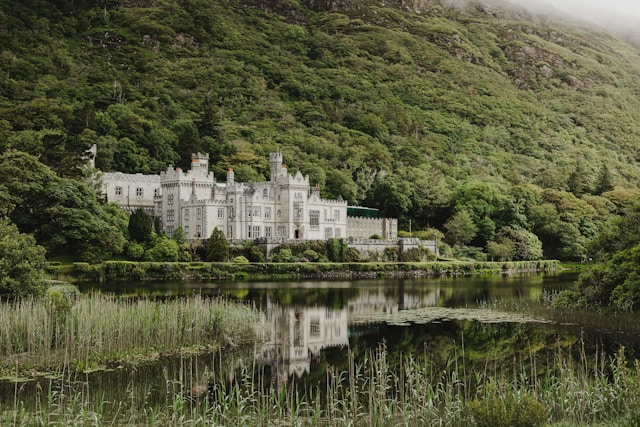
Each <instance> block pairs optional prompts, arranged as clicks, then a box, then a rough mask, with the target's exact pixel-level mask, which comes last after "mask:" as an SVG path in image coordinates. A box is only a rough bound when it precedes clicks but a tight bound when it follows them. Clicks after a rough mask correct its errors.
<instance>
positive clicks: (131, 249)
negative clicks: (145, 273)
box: [127, 242, 144, 261]
mask: <svg viewBox="0 0 640 427" xmlns="http://www.w3.org/2000/svg"><path fill="white" fill-rule="evenodd" d="M127 256H128V257H129V259H132V260H136V261H137V260H139V259H141V258H142V257H143V256H144V246H142V245H141V244H140V243H134V242H131V243H129V245H128V246H127Z"/></svg>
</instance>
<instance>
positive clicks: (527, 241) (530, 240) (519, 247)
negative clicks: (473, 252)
mask: <svg viewBox="0 0 640 427" xmlns="http://www.w3.org/2000/svg"><path fill="white" fill-rule="evenodd" d="M505 241H509V242H511V243H512V244H513V253H512V254H511V255H510V256H509V257H512V258H513V259H515V260H522V261H531V260H538V259H541V258H542V255H543V254H542V242H541V241H540V239H538V236H536V235H535V234H533V233H532V232H530V231H527V230H522V229H515V228H511V227H503V228H501V229H500V230H499V231H498V232H497V233H496V242H500V243H504V242H505ZM487 250H488V248H487Z"/></svg>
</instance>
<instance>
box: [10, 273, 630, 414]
mask: <svg viewBox="0 0 640 427" xmlns="http://www.w3.org/2000/svg"><path fill="white" fill-rule="evenodd" d="M576 278H577V274H576V273H554V274H551V273H547V274H517V275H486V276H471V277H441V278H428V279H425V278H422V279H386V280H385V279H380V280H359V281H299V282H291V281H282V282H239V283H218V282H216V283H203V282H187V283H184V282H180V283H167V282H143V283H107V284H83V285H81V291H82V292H85V293H88V292H105V293H112V294H116V295H119V296H122V297H123V298H129V297H131V298H134V297H142V296H144V297H151V298H160V299H163V298H180V297H182V296H186V295H192V294H194V293H195V294H202V295H208V296H212V297H221V298H225V299H230V300H234V301H239V302H243V303H246V304H252V305H253V306H255V307H256V308H257V309H258V310H259V311H260V313H261V319H262V326H261V337H262V341H261V342H259V343H256V345H255V347H254V348H252V349H240V348H237V347H236V346H234V344H233V342H231V343H230V344H229V347H228V348H226V349H225V350H224V351H223V352H218V353H216V354H210V355H203V356H199V357H195V358H166V359H162V360H158V361H157V362H155V363H153V364H149V365H146V366H141V367H138V368H136V369H116V370H112V371H107V372H96V373H92V374H86V375H82V376H81V378H79V380H80V381H81V382H82V384H83V385H82V387H83V389H82V390H83V391H82V392H83V393H84V388H86V393H87V394H89V393H90V394H91V395H92V396H97V397H98V398H99V399H102V400H105V401H109V402H114V401H119V400H122V399H127V400H128V401H129V402H130V403H132V402H133V403H132V405H133V406H137V405H139V406H143V405H148V404H151V403H158V404H169V403H171V402H165V400H167V399H169V398H170V397H169V396H172V395H173V394H175V393H176V392H180V391H181V390H190V389H192V388H194V387H195V386H203V387H206V386H207V385H210V384H212V383H214V382H220V381H221V382H223V383H224V382H225V381H226V382H231V381H234V380H235V378H236V377H237V376H238V375H239V372H241V371H242V370H243V368H247V367H252V368H251V369H254V370H259V371H260V372H261V373H262V374H261V375H262V379H261V380H260V381H263V382H264V383H265V384H269V385H271V386H274V387H275V388H279V387H281V386H282V385H284V384H286V383H287V382H291V381H295V382H297V383H299V384H300V385H302V386H303V387H306V386H307V385H309V384H319V385H320V386H322V385H323V383H324V382H325V381H326V379H327V370H328V369H335V370H346V371H348V365H349V359H350V357H351V358H354V359H355V360H356V361H364V360H366V359H367V357H369V356H368V355H370V354H371V352H372V351H374V352H375V351H376V350H379V349H381V348H383V349H384V350H385V351H386V352H387V354H388V359H389V362H390V363H391V364H393V363H397V362H398V361H400V360H402V359H403V358H406V357H411V358H413V359H415V360H421V359H429V360H430V361H432V363H434V364H435V365H434V366H436V367H435V368H434V369H443V370H444V369H447V366H450V364H452V363H455V364H456V366H458V364H459V365H460V366H464V369H465V370H468V371H469V372H472V371H478V370H480V371H482V370H484V371H485V372H486V371H487V370H492V371H494V372H509V371H513V370H514V369H526V370H528V372H531V374H532V375H533V374H535V373H537V372H543V371H544V369H545V366H546V364H548V363H553V359H554V357H555V355H557V354H558V352H563V354H573V355H574V356H575V357H576V358H580V357H586V358H587V359H588V358H596V357H602V355H605V357H606V355H612V354H614V353H616V352H617V351H618V350H619V349H620V348H621V347H624V349H625V352H626V354H627V355H628V357H629V358H636V357H638V355H639V354H640V339H639V335H638V326H637V325H638V322H637V317H634V316H631V315H615V314H607V315H603V314H596V313H580V312H567V311H565V310H554V309H550V308H548V307H547V306H545V305H544V301H545V300H547V299H548V298H550V297H551V296H552V295H553V294H554V293H556V292H558V291H559V290H562V289H565V288H566V287H568V286H570V285H571V283H572V282H573V281H574V280H575V279H576ZM254 362H257V363H255V364H254ZM75 380H78V378H75V379H70V378H67V379H66V381H69V382H72V381H75ZM55 381H57V382H61V381H65V379H56V380H55ZM49 386H50V380H48V379H39V380H37V381H29V382H25V383H10V382H3V383H0V407H5V408H8V407H15V406H16V404H17V402H24V406H25V407H26V408H27V409H30V408H31V407H32V405H31V404H30V403H29V402H30V400H32V398H33V396H36V395H37V394H38V393H40V394H41V395H42V394H44V393H46V392H47V390H48V389H49ZM59 387H60V385H59V384H54V386H53V388H54V389H57V388H59ZM76 390H77V389H76Z"/></svg>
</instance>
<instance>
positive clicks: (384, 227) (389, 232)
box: [347, 217, 398, 240]
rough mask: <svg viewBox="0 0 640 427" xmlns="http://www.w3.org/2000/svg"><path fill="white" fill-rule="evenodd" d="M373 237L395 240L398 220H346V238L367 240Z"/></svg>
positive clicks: (359, 218)
mask: <svg viewBox="0 0 640 427" xmlns="http://www.w3.org/2000/svg"><path fill="white" fill-rule="evenodd" d="M374 235H377V236H380V237H381V238H382V239H385V240H388V239H397V238H398V220H397V219H395V218H364V217H348V218H347V237H349V238H355V239H369V238H370V237H371V236H374Z"/></svg>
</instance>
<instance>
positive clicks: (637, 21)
mask: <svg viewBox="0 0 640 427" xmlns="http://www.w3.org/2000/svg"><path fill="white" fill-rule="evenodd" d="M508 1H509V2H511V3H517V4H519V5H521V6H523V7H525V8H535V9H536V10H537V11H541V10H545V11H548V12H549V13H553V12H554V11H555V12H560V13H566V14H568V15H571V16H573V17H575V18H578V19H581V20H585V21H590V22H593V23H596V24H598V25H601V26H603V27H606V28H607V29H609V30H610V31H612V32H624V31H627V30H629V29H630V28H640V1H638V0H605V1H603V0H508Z"/></svg>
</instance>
